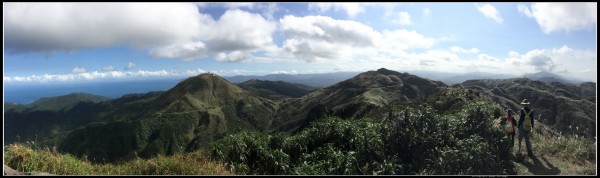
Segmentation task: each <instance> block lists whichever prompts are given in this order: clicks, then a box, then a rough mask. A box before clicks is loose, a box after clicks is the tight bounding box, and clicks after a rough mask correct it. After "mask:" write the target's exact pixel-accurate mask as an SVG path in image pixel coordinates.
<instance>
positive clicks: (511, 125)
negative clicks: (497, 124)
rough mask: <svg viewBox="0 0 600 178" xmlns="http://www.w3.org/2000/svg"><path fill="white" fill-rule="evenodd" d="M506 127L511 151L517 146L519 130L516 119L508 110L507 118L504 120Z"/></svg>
mask: <svg viewBox="0 0 600 178" xmlns="http://www.w3.org/2000/svg"><path fill="white" fill-rule="evenodd" d="M504 127H505V129H506V134H507V135H508V139H509V140H510V148H511V151H512V149H513V148H514V146H515V134H516V133H517V132H516V128H517V122H516V121H515V118H514V117H513V116H512V110H511V109H508V110H507V111H506V117H505V118H504Z"/></svg>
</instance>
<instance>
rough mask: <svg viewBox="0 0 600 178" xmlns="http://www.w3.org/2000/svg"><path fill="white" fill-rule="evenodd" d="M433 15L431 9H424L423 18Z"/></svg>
mask: <svg viewBox="0 0 600 178" xmlns="http://www.w3.org/2000/svg"><path fill="white" fill-rule="evenodd" d="M429 14H431V10H429V8H423V16H429Z"/></svg>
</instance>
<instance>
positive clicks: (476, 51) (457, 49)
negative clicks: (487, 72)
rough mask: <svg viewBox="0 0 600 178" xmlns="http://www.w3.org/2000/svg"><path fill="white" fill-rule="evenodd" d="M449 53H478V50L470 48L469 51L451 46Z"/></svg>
mask: <svg viewBox="0 0 600 178" xmlns="http://www.w3.org/2000/svg"><path fill="white" fill-rule="evenodd" d="M449 49H450V51H452V52H453V53H473V54H474V53H478V52H479V49H478V48H471V49H469V50H467V49H464V48H461V47H458V46H452V47H450V48H449Z"/></svg>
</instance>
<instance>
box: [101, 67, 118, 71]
mask: <svg viewBox="0 0 600 178" xmlns="http://www.w3.org/2000/svg"><path fill="white" fill-rule="evenodd" d="M102 69H103V70H104V71H113V70H115V67H113V66H106V67H103V68H102Z"/></svg>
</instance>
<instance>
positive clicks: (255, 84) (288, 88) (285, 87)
mask: <svg viewBox="0 0 600 178" xmlns="http://www.w3.org/2000/svg"><path fill="white" fill-rule="evenodd" d="M238 86H240V87H241V88H243V89H245V90H248V91H252V92H256V93H258V94H259V95H260V96H262V97H265V98H270V99H282V98H299V97H302V96H304V95H307V94H309V93H311V92H313V91H315V90H317V88H314V87H310V86H307V85H303V84H292V83H288V82H284V81H268V80H257V79H252V80H248V81H246V82H244V83H240V84H238Z"/></svg>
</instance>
